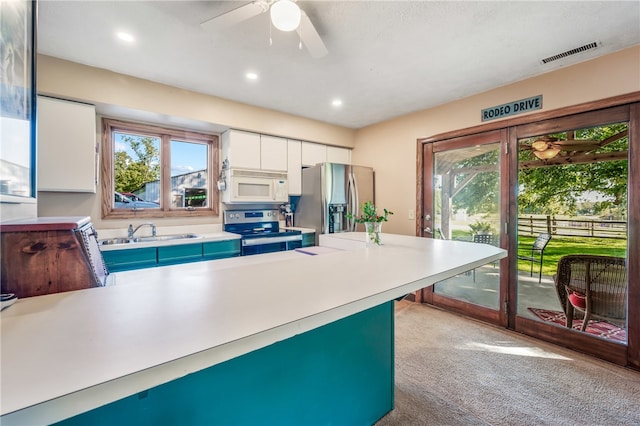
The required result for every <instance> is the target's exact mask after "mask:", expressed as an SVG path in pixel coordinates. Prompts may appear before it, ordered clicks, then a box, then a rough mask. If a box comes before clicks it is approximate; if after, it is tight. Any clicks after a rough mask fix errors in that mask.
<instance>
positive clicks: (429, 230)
mask: <svg viewBox="0 0 640 426" xmlns="http://www.w3.org/2000/svg"><path fill="white" fill-rule="evenodd" d="M424 232H426V233H427V234H433V231H432V230H431V228H429V227H428V226H427V227H426V228H424Z"/></svg>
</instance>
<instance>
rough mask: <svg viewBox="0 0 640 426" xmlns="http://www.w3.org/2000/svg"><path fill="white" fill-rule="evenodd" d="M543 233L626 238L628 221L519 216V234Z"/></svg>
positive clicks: (534, 234)
mask: <svg viewBox="0 0 640 426" xmlns="http://www.w3.org/2000/svg"><path fill="white" fill-rule="evenodd" d="M541 233H548V234H551V235H558V236H567V237H588V238H592V237H593V238H618V239H626V238H627V222H624V221H617V220H586V219H573V218H557V217H555V216H518V234H519V235H526V236H532V237H535V236H537V235H538V234H541Z"/></svg>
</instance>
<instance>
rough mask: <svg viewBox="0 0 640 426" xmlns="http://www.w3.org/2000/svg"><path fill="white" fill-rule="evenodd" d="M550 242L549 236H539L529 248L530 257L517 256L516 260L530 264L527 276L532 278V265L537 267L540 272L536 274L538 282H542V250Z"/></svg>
mask: <svg viewBox="0 0 640 426" xmlns="http://www.w3.org/2000/svg"><path fill="white" fill-rule="evenodd" d="M550 240H551V234H547V233H544V234H539V235H538V238H536V240H535V241H534V242H533V245H532V246H531V255H530V256H525V255H520V256H518V259H521V260H527V261H529V262H531V272H530V274H529V276H531V277H532V276H533V264H534V263H537V264H538V265H539V268H540V271H539V273H538V282H539V283H540V282H542V261H543V259H544V249H545V248H546V247H547V244H549V241H550Z"/></svg>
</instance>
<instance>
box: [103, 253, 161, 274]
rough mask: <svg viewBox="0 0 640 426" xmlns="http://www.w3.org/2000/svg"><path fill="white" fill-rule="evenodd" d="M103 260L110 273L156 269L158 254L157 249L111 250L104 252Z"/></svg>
mask: <svg viewBox="0 0 640 426" xmlns="http://www.w3.org/2000/svg"><path fill="white" fill-rule="evenodd" d="M102 258H103V259H104V263H105V265H107V269H108V270H109V272H120V271H129V270H131V269H140V268H151V267H154V266H156V264H157V262H158V253H157V251H156V248H155V247H145V248H138V249H126V250H111V251H103V252H102Z"/></svg>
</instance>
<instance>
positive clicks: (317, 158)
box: [302, 142, 351, 167]
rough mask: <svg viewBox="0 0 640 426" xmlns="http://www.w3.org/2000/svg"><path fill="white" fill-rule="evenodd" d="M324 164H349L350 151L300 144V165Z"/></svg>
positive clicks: (307, 143) (306, 143)
mask: <svg viewBox="0 0 640 426" xmlns="http://www.w3.org/2000/svg"><path fill="white" fill-rule="evenodd" d="M325 162H327V163H340V164H351V150H350V149H349V148H339V147H336V146H327V145H322V144H319V143H312V142H302V165H303V166H304V167H310V166H315V165H316V164H318V163H325Z"/></svg>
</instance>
